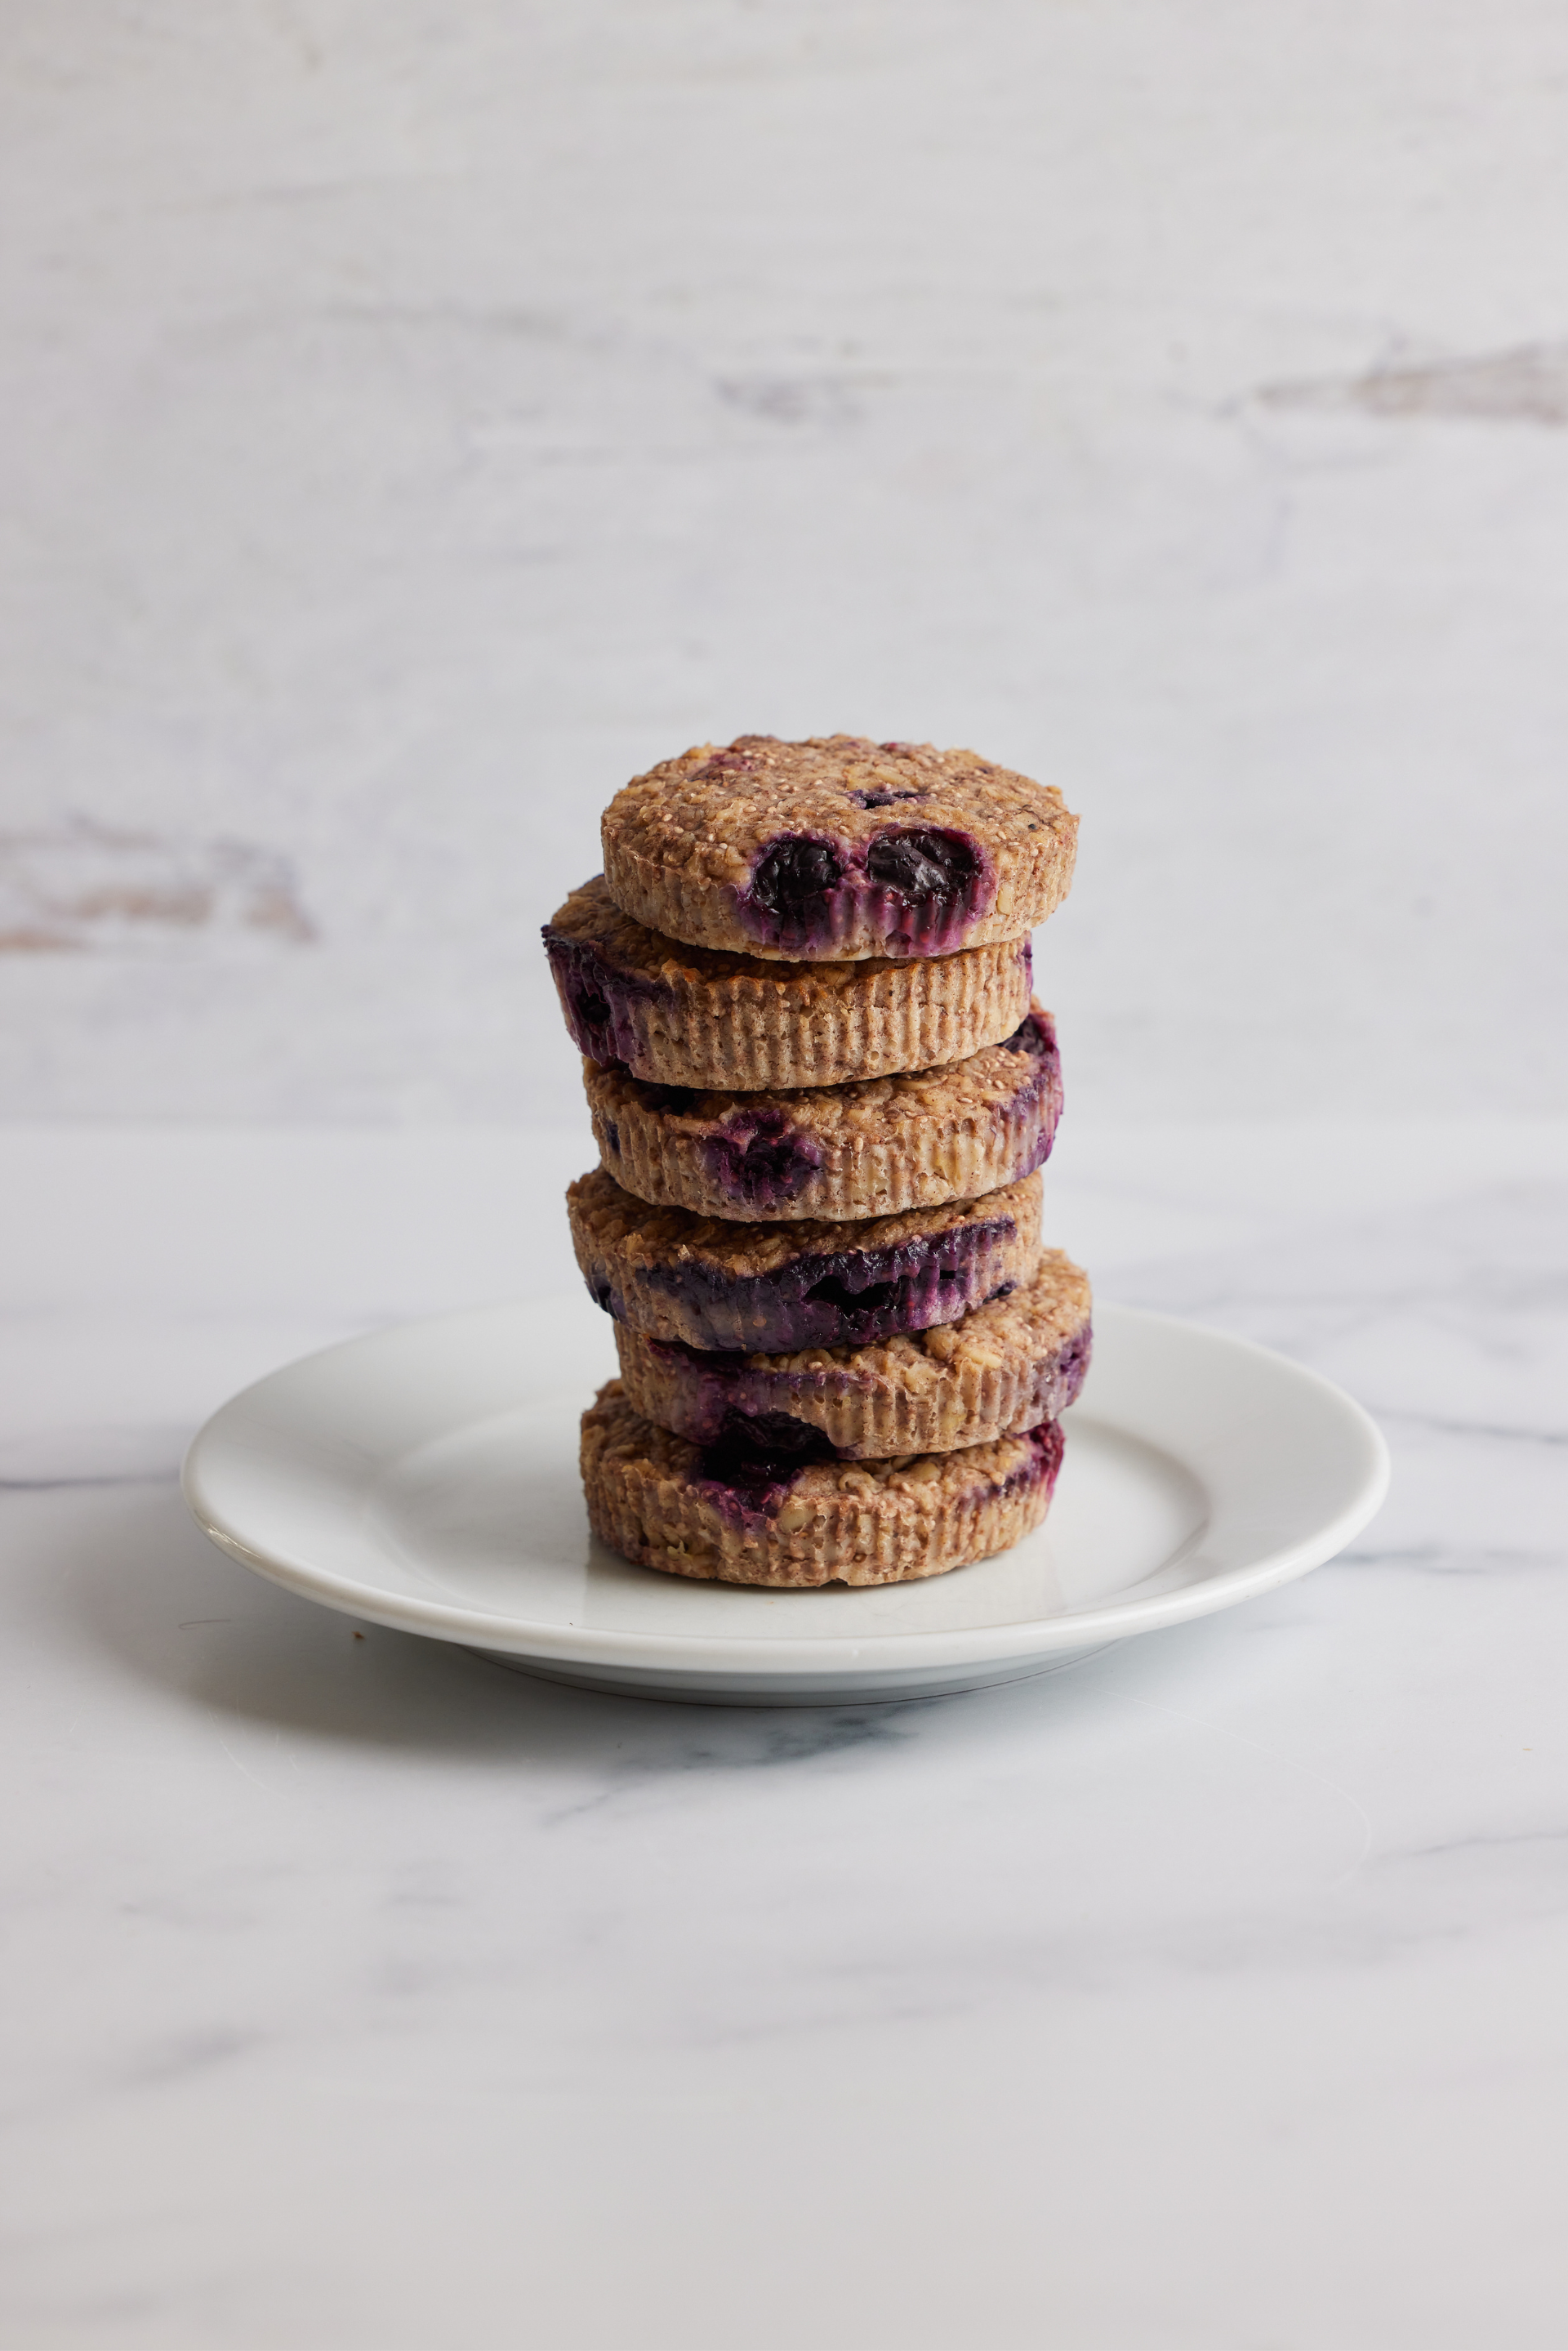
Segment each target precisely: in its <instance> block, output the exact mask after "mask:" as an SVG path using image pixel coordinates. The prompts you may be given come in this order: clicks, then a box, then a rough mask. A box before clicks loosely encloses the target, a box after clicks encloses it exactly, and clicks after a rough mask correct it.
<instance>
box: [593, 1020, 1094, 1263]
mask: <svg viewBox="0 0 1568 2351" xmlns="http://www.w3.org/2000/svg"><path fill="white" fill-rule="evenodd" d="M583 1071H584V1084H585V1087H586V1089H587V1097H588V1108H589V1111H590V1113H592V1117H593V1124H594V1139H595V1141H596V1142H597V1144H598V1146H599V1155H600V1157H601V1159H602V1161H603V1163H604V1165H605V1167H606V1168H607V1170H608V1171H609V1173H610V1174H611V1175H614V1177H615V1179H616V1181H617V1183H618V1184H620V1185H622V1186H624V1187H625V1188H626V1189H627V1190H628V1192H635V1193H636V1194H637V1195H638V1196H639V1198H640V1199H644V1200H648V1201H650V1202H651V1203H652V1204H653V1205H654V1206H656V1207H682V1208H691V1209H693V1210H694V1211H695V1212H696V1213H697V1214H698V1215H700V1216H705V1217H735V1218H737V1219H740V1220H744V1221H751V1220H755V1219H760V1218H769V1219H771V1218H773V1217H828V1218H838V1217H886V1216H895V1215H897V1214H898V1212H899V1211H900V1210H902V1209H905V1208H923V1207H938V1206H940V1204H941V1203H942V1202H943V1201H945V1200H966V1199H973V1198H975V1197H977V1196H979V1195H980V1194H981V1193H983V1192H993V1191H996V1190H997V1189H999V1188H1000V1187H1001V1186H1003V1185H1006V1184H1011V1183H1015V1182H1016V1181H1017V1179H1018V1178H1019V1177H1020V1176H1021V1175H1029V1174H1031V1173H1032V1172H1033V1169H1034V1168H1036V1167H1038V1166H1040V1165H1042V1163H1043V1162H1044V1159H1045V1158H1046V1157H1047V1155H1049V1153H1050V1149H1051V1144H1052V1139H1053V1137H1054V1134H1055V1131H1056V1122H1057V1119H1058V1118H1059V1116H1060V1114H1061V1109H1062V1071H1061V1062H1060V1060H1059V1058H1058V1055H1057V1051H1056V1033H1055V1029H1054V1025H1053V1023H1052V1019H1051V1016H1050V1014H1049V1013H1048V1012H1044V1011H1043V1010H1042V1009H1041V1008H1040V1007H1039V1006H1038V1005H1036V1006H1034V1007H1033V1009H1032V1010H1031V1011H1030V1012H1029V1014H1028V1015H1027V1017H1026V1018H1025V1019H1023V1021H1022V1022H1020V1024H1019V1026H1018V1028H1017V1029H1014V1030H1013V1032H1012V1036H1011V1037H1007V1038H1004V1039H1003V1040H1002V1042H1001V1043H1000V1044H998V1045H989V1046H987V1047H986V1048H985V1049H984V1050H982V1051H981V1052H978V1053H971V1055H970V1057H969V1059H968V1060H967V1061H950V1062H948V1063H947V1064H946V1065H945V1066H944V1067H942V1068H940V1069H935V1070H916V1071H907V1072H905V1073H904V1074H903V1075H901V1076H898V1077H890V1078H873V1079H867V1080H861V1081H855V1082H853V1083H848V1084H845V1085H840V1086H828V1087H813V1088H803V1089H800V1090H799V1091H786V1092H776V1093H774V1092H763V1093H750V1094H732V1093H728V1092H695V1091H692V1090H689V1089H686V1088H683V1087H676V1086H649V1085H644V1084H643V1083H642V1082H641V1081H639V1080H638V1079H636V1078H631V1077H628V1076H627V1075H626V1074H625V1072H624V1071H621V1070H619V1069H600V1068H598V1067H597V1065H596V1064H595V1063H593V1062H591V1061H586V1062H585V1063H584V1065H583Z"/></svg>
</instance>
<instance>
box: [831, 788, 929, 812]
mask: <svg viewBox="0 0 1568 2351" xmlns="http://www.w3.org/2000/svg"><path fill="white" fill-rule="evenodd" d="M849 797H850V799H852V800H853V801H854V803H855V805H856V807H857V808H863V809H879V808H891V807H892V805H893V803H894V801H895V800H923V799H925V797H926V794H925V791H924V789H922V790H920V791H918V792H851V793H850V795H849Z"/></svg>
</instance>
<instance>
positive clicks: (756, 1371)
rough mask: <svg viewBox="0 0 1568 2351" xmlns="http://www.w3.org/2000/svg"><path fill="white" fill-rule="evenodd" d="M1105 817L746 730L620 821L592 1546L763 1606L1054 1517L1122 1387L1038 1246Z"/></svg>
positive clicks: (584, 1232)
mask: <svg viewBox="0 0 1568 2351" xmlns="http://www.w3.org/2000/svg"><path fill="white" fill-rule="evenodd" d="M1076 830H1077V820H1076V818H1075V817H1074V816H1072V815H1071V814H1069V812H1068V810H1066V809H1065V808H1064V805H1063V802H1062V799H1061V795H1060V794H1059V793H1058V792H1057V791H1056V790H1055V789H1054V788H1052V787H1050V786H1047V785H1042V784H1036V783H1033V782H1031V780H1030V779H1029V778H1027V777H1026V776H1020V775H1015V774H1013V773H1012V772H1011V771H1010V770H1009V769H1007V768H998V767H995V766H993V765H992V764H991V763H990V762H988V761H986V760H983V759H981V758H977V757H976V755H975V754H974V753H973V752H971V751H938V750H934V749H933V748H932V747H930V746H929V744H909V743H871V742H867V741H866V740H864V739H863V738H862V737H858V736H848V735H835V736H829V737H819V738H815V739H814V740H812V741H809V742H805V743H785V742H780V741H778V740H777V739H776V738H775V737H773V736H766V735H742V736H741V737H739V738H738V739H737V740H736V741H735V742H734V743H732V744H731V745H730V746H729V747H727V748H726V749H723V750H715V749H714V748H713V747H712V746H711V745H703V746H701V747H699V748H697V749H695V750H691V751H687V752H685V753H683V754H682V755H681V757H680V758H678V759H670V760H667V761H666V762H665V763H664V764H663V765H662V766H660V767H658V768H653V769H652V770H651V771H650V772H649V774H648V775H646V776H639V777H638V778H636V779H635V781H633V782H632V783H630V784H628V786H627V787H626V789H625V790H624V791H622V792H619V793H618V795H617V796H616V798H615V799H614V800H612V801H611V803H610V805H609V807H608V809H607V810H606V812H605V816H604V821H603V841H604V867H605V870H604V872H603V875H602V876H600V877H597V878H596V879H595V880H593V881H592V882H589V883H587V884H586V885H585V887H583V888H582V889H580V890H576V891H574V892H573V893H572V895H571V896H570V897H569V898H568V899H567V901H566V904H565V905H564V906H563V907H562V908H561V910H560V912H559V913H558V914H556V916H555V918H554V920H553V921H552V922H550V923H549V924H547V925H545V946H546V949H547V951H548V954H549V957H550V963H551V967H552V970H553V971H554V974H555V978H556V987H557V989H558V991H559V994H560V998H561V1005H562V1008H563V1010H564V1012H565V1014H566V1026H567V1029H569V1030H570V1032H571V1035H572V1038H573V1040H574V1041H575V1043H576V1045H577V1047H578V1048H579V1050H581V1051H582V1053H583V1054H584V1055H585V1056H586V1060H585V1062H584V1082H585V1084H586V1087H587V1097H588V1106H589V1109H590V1111H591V1113H592V1116H593V1124H594V1135H595V1139H596V1141H597V1144H598V1148H599V1158H600V1164H599V1165H598V1167H597V1168H596V1169H595V1171H594V1172H593V1174H592V1175H584V1176H582V1177H580V1178H579V1180H578V1181H577V1182H576V1183H575V1184H574V1185H573V1186H572V1187H571V1189H570V1191H569V1193H568V1195H567V1207H568V1212H569V1215H570V1217H571V1224H572V1237H573V1240H574V1243H575V1246H576V1254H577V1262H578V1264H579V1265H580V1266H581V1268H582V1270H583V1275H584V1278H585V1280H587V1285H588V1288H589V1290H590V1291H591V1292H592V1294H593V1296H594V1298H595V1299H596V1301H597V1303H598V1304H599V1305H600V1306H601V1307H604V1308H605V1309H606V1310H607V1311H608V1312H609V1313H610V1314H611V1315H613V1316H614V1318H615V1334H616V1344H617V1347H618V1351H619V1355H620V1370H621V1375H620V1378H619V1379H618V1380H612V1381H611V1382H610V1383H609V1384H608V1385H607V1387H605V1388H604V1389H602V1390H601V1392H600V1394H599V1395H598V1398H597V1401H596V1403H595V1404H594V1405H593V1406H592V1407H591V1409H590V1410H589V1411H588V1412H587V1413H586V1414H585V1416H584V1418H583V1446H582V1470H583V1482H584V1486H585V1488H586V1489H587V1504H588V1516H589V1519H590V1520H591V1522H592V1525H593V1528H594V1531H595V1532H596V1533H597V1535H598V1536H599V1537H600V1538H601V1539H602V1540H603V1541H605V1542H607V1543H608V1544H610V1545H611V1546H612V1547H613V1548H614V1549H615V1550H616V1551H618V1552H621V1553H622V1554H623V1555H624V1556H625V1557H626V1558H628V1559H629V1560H632V1561H635V1562H638V1563H639V1565H641V1566H644V1567H650V1568H659V1569H661V1570H663V1571H664V1572H665V1573H670V1574H674V1575H683V1576H690V1577H698V1578H701V1579H703V1580H707V1581H712V1580H719V1581H722V1582H725V1583H751V1584H765V1585H770V1586H775V1587H781V1588H792V1587H793V1588H804V1587H811V1586H816V1585H820V1584H825V1583H848V1584H874V1583H900V1582H904V1581H907V1580H909V1579H911V1578H914V1577H917V1576H926V1575H940V1574H942V1573H945V1572H946V1571H947V1570H949V1569H950V1568H955V1567H961V1566H962V1565H964V1564H965V1563H966V1562H969V1561H972V1560H977V1559H984V1558H987V1557H989V1556H990V1555H991V1554H992V1553H993V1552H1000V1551H1005V1550H1006V1549H1007V1548H1008V1547H1009V1545H1011V1544H1012V1543H1014V1542H1016V1541H1018V1540H1019V1538H1020V1537H1021V1536H1023V1535H1024V1534H1026V1533H1027V1532H1029V1531H1030V1530H1031V1529H1032V1528H1033V1527H1036V1526H1038V1525H1039V1523H1040V1521H1041V1520H1043V1519H1044V1515H1045V1512H1046V1510H1047V1509H1048V1507H1049V1504H1050V1499H1051V1494H1052V1490H1053V1488H1054V1484H1055V1480H1056V1473H1057V1470H1058V1468H1060V1466H1061V1460H1062V1448H1063V1437H1062V1428H1061V1415H1062V1413H1063V1412H1064V1409H1065V1407H1066V1406H1067V1405H1070V1404H1071V1403H1072V1401H1073V1399H1074V1397H1075V1395H1076V1394H1077V1392H1078V1389H1079V1387H1080V1385H1081V1384H1082V1382H1083V1378H1084V1374H1085V1370H1086V1369H1087V1366H1088V1360H1089V1339H1090V1332H1089V1302H1090V1301H1089V1285H1088V1282H1087V1280H1086V1279H1085V1276H1084V1275H1083V1274H1082V1273H1081V1272H1080V1271H1079V1270H1078V1268H1077V1267H1076V1266H1075V1265H1073V1264H1071V1263H1070V1262H1069V1261H1068V1259H1066V1258H1064V1256H1062V1255H1061V1254H1060V1252H1059V1251H1057V1250H1054V1249H1043V1248H1042V1246H1041V1238H1040V1221H1041V1181H1040V1177H1039V1175H1038V1174H1037V1173H1036V1172H1035V1171H1036V1170H1037V1169H1038V1168H1039V1167H1040V1165H1041V1164H1042V1162H1043V1161H1044V1158H1045V1157H1046V1155H1047V1154H1048V1152H1049V1151H1050V1148H1051V1144H1052V1138H1053V1136H1054V1133H1055V1128H1056V1122H1057V1119H1058V1117H1059V1115H1060V1113H1061V1107H1062V1081H1061V1070H1060V1064H1059V1061H1058V1059H1057V1052H1056V1040H1055V1032H1054V1027H1053V1024H1052V1020H1051V1016H1050V1014H1049V1013H1047V1012H1044V1011H1043V1010H1042V1009H1041V1008H1040V1006H1039V1005H1038V1004H1035V1003H1033V1002H1032V1001H1031V996H1030V983H1031V962H1030V939H1029V934H1030V932H1031V931H1032V930H1033V927H1034V926H1035V925H1037V924H1039V923H1041V922H1043V921H1044V918H1045V917H1046V915H1048V914H1050V913H1051V912H1052V911H1053V910H1054V908H1055V907H1056V906H1057V905H1059V904H1060V903H1061V901H1062V900H1063V898H1064V896H1065V895H1066V892H1067V887H1068V883H1069V882H1070V880H1071V878H1072V871H1073V855H1074V847H1075V835H1076Z"/></svg>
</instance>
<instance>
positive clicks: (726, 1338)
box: [566, 1168, 1040, 1353]
mask: <svg viewBox="0 0 1568 2351" xmlns="http://www.w3.org/2000/svg"><path fill="white" fill-rule="evenodd" d="M566 1213H567V1216H568V1217H569V1218H570V1220H571V1227H572V1244H573V1247H574V1249H576V1258H577V1263H578V1265H579V1266H580V1268H581V1269H582V1274H583V1279H584V1280H585V1281H586V1282H587V1286H588V1290H589V1291H590V1293H591V1295H592V1296H593V1298H594V1299H595V1301H597V1304H598V1305H600V1306H602V1307H603V1308H604V1309H605V1311H607V1313H609V1314H612V1315H613V1316H614V1317H615V1319H616V1321H617V1322H624V1323H625V1324H626V1325H627V1327H628V1330H632V1331H639V1332H643V1333H645V1334H646V1335H647V1336H648V1337H649V1338H650V1339H661V1340H670V1341H674V1342H677V1343H680V1344H683V1345H685V1346H689V1347H696V1348H702V1349H709V1350H712V1349H728V1350H732V1351H739V1352H742V1353H745V1352H762V1351H767V1352H771V1353H780V1352H787V1351H789V1350H791V1349H797V1348H802V1347H838V1346H850V1347H861V1346H867V1345H869V1344H872V1343H875V1342H877V1341H878V1340H882V1339H890V1338H893V1337H895V1336H897V1335H898V1332H910V1331H926V1330H930V1329H932V1328H934V1327H935V1326H937V1325H939V1324H942V1323H949V1322H957V1321H958V1320H959V1318H960V1317H961V1315H964V1314H967V1313H969V1312H971V1310H972V1309H973V1308H975V1307H977V1306H981V1305H983V1304H984V1302H985V1301H986V1300H987V1299H989V1298H994V1297H997V1296H999V1295H1001V1294H1002V1292H1003V1291H1005V1290H1010V1289H1012V1288H1014V1287H1016V1286H1017V1285H1018V1284H1019V1283H1020V1282H1023V1281H1026V1280H1028V1278H1029V1274H1030V1270H1031V1269H1032V1268H1033V1265H1034V1262H1035V1260H1036V1259H1037V1258H1038V1257H1039V1254H1040V1178H1039V1176H1038V1175H1028V1176H1025V1177H1024V1178H1023V1180H1022V1181H1021V1182H1019V1183H1016V1184H1009V1185H1006V1186H1003V1187H1002V1190H1001V1191H999V1192H992V1193H990V1194H988V1195H987V1196H985V1197H984V1198H982V1199H978V1200H954V1201H948V1202H945V1203H944V1204H943V1205H942V1206H941V1207H938V1208H915V1209H909V1210H907V1211H906V1212H905V1213H904V1214H903V1215H901V1216H896V1217H868V1218H867V1219H866V1220H865V1221H863V1222H858V1223H856V1222H844V1223H839V1222H828V1221H826V1220H823V1219H815V1220H812V1219H802V1220H797V1221H795V1222H794V1223H790V1224H771V1225H747V1224H737V1223H734V1222H733V1221H732V1220H731V1219H729V1218H727V1217H699V1216H694V1215H692V1214H691V1211H690V1210H689V1209H686V1208H655V1207H649V1205H648V1203H647V1202H646V1201H645V1200H639V1199H638V1198H637V1197H636V1196H635V1195H634V1194H632V1193H629V1192H626V1191H624V1190H623V1189H622V1188H621V1186H619V1185H618V1183H616V1181H615V1179H614V1177H613V1176H610V1175H606V1174H605V1172H604V1170H603V1169H602V1168H596V1169H595V1170H594V1172H593V1174H592V1175H582V1176H579V1177H578V1179H577V1181H576V1183H575V1184H574V1185H573V1186H571V1188H570V1190H569V1191H568V1192H567V1195H566Z"/></svg>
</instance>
